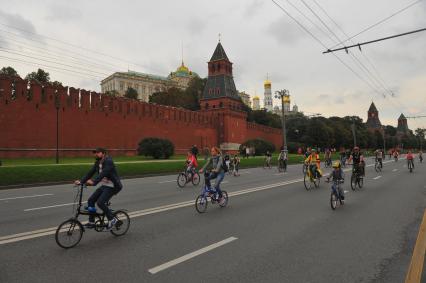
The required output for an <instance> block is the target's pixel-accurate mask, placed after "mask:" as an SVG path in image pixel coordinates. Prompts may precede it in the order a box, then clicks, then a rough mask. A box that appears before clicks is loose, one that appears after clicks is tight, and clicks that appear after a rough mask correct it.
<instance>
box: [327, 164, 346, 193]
mask: <svg viewBox="0 0 426 283" xmlns="http://www.w3.org/2000/svg"><path fill="white" fill-rule="evenodd" d="M333 168H334V170H333V171H332V172H331V173H330V175H328V177H327V182H329V181H330V178H331V179H332V180H333V181H341V182H342V183H343V181H344V180H345V173H344V172H343V170H342V168H341V166H340V162H339V161H335V162H334V163H333ZM333 186H334V184H333ZM339 194H340V199H341V200H344V199H345V191H344V190H343V188H342V187H341V186H339Z"/></svg>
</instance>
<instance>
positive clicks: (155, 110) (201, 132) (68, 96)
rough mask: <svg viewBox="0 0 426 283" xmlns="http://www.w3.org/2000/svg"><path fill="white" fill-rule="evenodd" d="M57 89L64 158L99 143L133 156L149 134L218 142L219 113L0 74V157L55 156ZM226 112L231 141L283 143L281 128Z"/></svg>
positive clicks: (180, 147)
mask: <svg viewBox="0 0 426 283" xmlns="http://www.w3.org/2000/svg"><path fill="white" fill-rule="evenodd" d="M56 92H57V94H58V97H59V100H60V103H59V104H60V108H59V111H58V113H59V148H60V149H61V151H60V155H61V156H77V155H88V154H89V153H90V150H91V149H93V148H95V147H98V146H102V147H106V148H108V149H109V150H110V151H111V152H116V153H117V154H127V155H134V154H135V153H136V151H135V149H136V147H137V143H138V142H139V141H140V140H141V139H143V138H145V137H160V138H168V139H170V140H171V141H172V142H173V143H174V145H175V150H176V152H178V153H183V152H185V151H186V150H187V149H189V148H190V146H191V145H192V144H197V146H198V147H199V148H203V147H205V146H212V145H217V144H218V143H219V137H218V132H219V131H218V127H220V126H219V123H218V121H219V118H218V115H217V113H213V112H210V111H198V112H194V111H188V110H183V109H178V108H174V107H166V106H159V105H155V104H148V103H144V102H136V101H132V100H128V99H125V98H110V97H107V96H104V95H101V94H99V93H94V92H88V91H86V90H79V89H74V88H67V87H66V88H63V89H59V90H56V89H55V88H53V87H52V86H45V87H42V86H40V85H38V84H36V83H32V84H31V85H30V86H28V85H27V82H26V81H24V80H20V79H15V80H13V79H10V78H7V77H0V157H1V158H5V157H24V156H25V157H28V156H33V157H41V156H54V155H55V148H56V107H55V96H56ZM28 96H31V99H28ZM222 114H223V127H224V128H223V130H224V133H225V134H224V138H225V139H227V140H228V139H229V142H239V143H242V142H244V141H245V140H247V139H249V138H254V137H262V138H264V139H267V140H270V141H271V142H273V143H274V144H276V145H277V146H278V147H279V146H280V145H281V144H280V136H281V135H280V133H281V132H280V131H279V130H276V129H271V128H268V127H263V126H260V125H256V124H251V123H249V124H247V122H246V121H245V120H244V118H242V116H241V114H238V113H233V112H232V111H224V112H223V113H222ZM240 116H241V117H240Z"/></svg>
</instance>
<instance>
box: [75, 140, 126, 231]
mask: <svg viewBox="0 0 426 283" xmlns="http://www.w3.org/2000/svg"><path fill="white" fill-rule="evenodd" d="M93 154H94V155H95V158H96V161H95V164H94V165H93V167H92V169H90V171H89V172H88V173H87V175H86V176H85V177H83V178H82V179H81V180H77V181H75V184H76V185H80V184H87V185H89V186H96V185H97V184H99V183H101V186H100V187H99V188H98V189H96V191H95V192H94V193H93V194H92V195H91V196H90V198H89V199H88V200H87V204H88V208H87V210H88V211H89V212H96V207H95V203H97V205H98V206H99V208H100V209H102V211H103V212H104V213H105V215H106V217H107V218H108V220H109V223H108V228H109V229H111V228H112V227H113V226H114V225H115V224H116V222H117V219H115V218H114V216H113V214H112V212H111V210H110V209H109V208H108V206H107V203H108V201H109V200H110V199H111V198H112V196H113V195H115V194H117V193H118V192H119V191H120V190H121V189H122V188H123V185H122V184H121V181H120V177H119V176H118V174H117V170H116V169H115V165H114V162H113V161H112V158H111V157H110V156H108V155H107V154H106V150H105V149H104V148H97V149H95V150H94V151H93ZM95 173H97V177H96V178H95V179H91V178H92V177H93V175H95ZM94 221H95V219H94V216H93V215H90V216H89V223H87V224H86V227H87V228H93V227H94V226H95V223H94Z"/></svg>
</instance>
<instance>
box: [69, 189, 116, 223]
mask: <svg viewBox="0 0 426 283" xmlns="http://www.w3.org/2000/svg"><path fill="white" fill-rule="evenodd" d="M84 188H87V186H86V185H83V184H82V185H80V186H79V192H78V194H79V197H78V198H79V199H78V206H77V210H76V212H75V216H74V219H78V217H79V216H80V215H88V216H90V215H92V216H94V217H99V218H100V220H101V222H102V223H104V221H105V213H104V212H102V213H98V212H89V211H84V210H81V206H82V205H83V203H82V202H83V189H84ZM110 205H111V202H108V203H107V207H108V208H109V207H110ZM111 211H113V210H112V209H111Z"/></svg>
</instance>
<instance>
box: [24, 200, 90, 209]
mask: <svg viewBox="0 0 426 283" xmlns="http://www.w3.org/2000/svg"><path fill="white" fill-rule="evenodd" d="M86 202H87V201H83V202H82V203H86ZM73 204H78V202H71V203H63V204H55V205H49V206H43V207H35V208H27V209H24V211H33V210H40V209H46V208H53V207H60V206H67V205H73Z"/></svg>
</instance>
